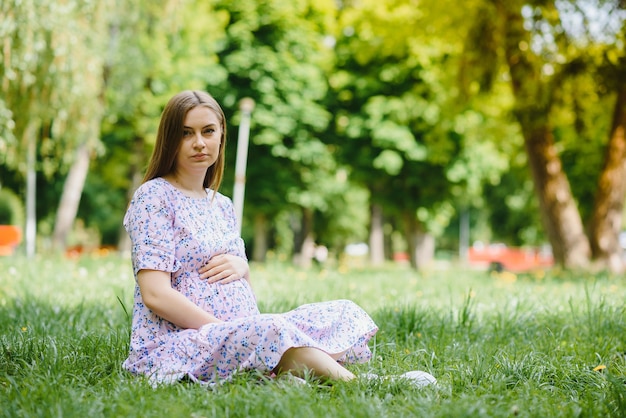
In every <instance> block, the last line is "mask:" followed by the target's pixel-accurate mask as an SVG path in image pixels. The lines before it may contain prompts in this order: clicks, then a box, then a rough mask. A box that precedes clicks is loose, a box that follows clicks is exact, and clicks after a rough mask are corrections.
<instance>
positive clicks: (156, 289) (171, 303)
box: [137, 270, 222, 329]
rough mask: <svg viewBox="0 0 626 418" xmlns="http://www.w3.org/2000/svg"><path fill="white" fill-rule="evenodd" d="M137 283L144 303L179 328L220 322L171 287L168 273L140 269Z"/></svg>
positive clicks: (197, 326) (198, 326)
mask: <svg viewBox="0 0 626 418" xmlns="http://www.w3.org/2000/svg"><path fill="white" fill-rule="evenodd" d="M137 283H138V284H139V289H140V290H141V298H142V299H143V303H144V305H146V306H147V307H148V308H149V309H150V310H151V311H153V312H154V313H155V314H157V315H159V316H160V317H161V318H164V319H166V320H168V321H170V322H172V323H173V324H175V325H177V326H179V327H181V328H196V329H197V328H200V327H201V326H202V325H206V324H209V323H217V322H222V321H221V320H219V319H217V318H216V317H215V316H213V315H211V314H210V313H208V312H206V311H204V310H203V309H202V308H200V307H199V306H197V305H196V304H194V303H193V302H192V301H190V300H189V299H187V298H186V297H185V296H184V295H183V294H182V293H180V292H179V291H177V290H176V289H174V288H172V284H171V279H170V274H169V273H166V272H164V271H159V270H140V271H139V272H138V273H137Z"/></svg>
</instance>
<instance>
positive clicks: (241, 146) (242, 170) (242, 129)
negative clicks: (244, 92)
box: [233, 97, 254, 233]
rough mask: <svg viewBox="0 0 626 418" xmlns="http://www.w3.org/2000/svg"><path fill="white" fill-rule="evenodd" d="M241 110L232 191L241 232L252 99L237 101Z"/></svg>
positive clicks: (252, 106)
mask: <svg viewBox="0 0 626 418" xmlns="http://www.w3.org/2000/svg"><path fill="white" fill-rule="evenodd" d="M239 110H241V123H240V124H239V134H238V136H237V160H236V162H235V189H234V191H233V204H234V205H235V215H236V216H237V226H238V227H239V233H241V226H242V224H243V196H244V194H245V189H246V163H247V160H248V139H249V137H250V116H251V115H252V111H253V110H254V100H252V99H251V98H250V97H244V98H243V99H241V101H240V102H239Z"/></svg>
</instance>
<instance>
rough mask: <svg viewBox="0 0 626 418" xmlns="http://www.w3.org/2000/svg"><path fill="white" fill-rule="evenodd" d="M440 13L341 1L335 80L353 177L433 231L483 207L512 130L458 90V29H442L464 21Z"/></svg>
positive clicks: (409, 5)
mask: <svg viewBox="0 0 626 418" xmlns="http://www.w3.org/2000/svg"><path fill="white" fill-rule="evenodd" d="M440 7H441V6H440V5H438V4H437V3H436V2H404V1H392V0H389V1H383V2H381V1H364V2H343V8H342V10H341V14H340V25H341V28H340V30H341V33H340V34H339V36H338V39H337V46H336V54H337V68H336V69H335V70H334V71H333V74H332V75H331V77H330V82H331V85H332V87H333V90H334V96H335V98H336V103H334V107H335V108H336V109H337V111H336V112H335V127H336V133H337V138H336V140H335V141H336V142H335V143H336V146H337V149H338V155H339V156H340V157H341V159H342V161H343V162H344V163H345V164H347V165H349V166H350V167H351V170H352V173H351V174H352V176H353V177H354V178H355V179H356V180H357V181H359V182H360V183H361V184H363V185H366V187H368V189H369V190H370V192H371V200H372V202H373V203H377V204H381V205H383V206H384V207H385V211H386V212H387V213H388V214H391V215H395V217H397V216H398V215H401V216H402V218H404V219H405V223H408V224H409V225H414V226H416V227H417V228H418V229H420V230H422V231H429V232H431V233H435V234H440V233H441V232H442V231H443V229H444V228H445V227H446V226H447V225H448V223H449V222H450V219H451V218H452V217H453V216H454V215H455V211H456V207H459V206H466V205H469V204H474V205H480V204H481V201H480V196H481V194H482V188H483V185H484V184H485V183H495V182H498V181H499V177H500V175H501V173H502V172H503V171H504V170H506V169H507V168H508V164H507V159H506V157H505V153H504V150H505V149H506V146H505V147H501V146H500V145H499V142H498V141H495V140H494V138H496V137H498V136H500V135H503V134H504V135H510V134H511V132H510V131H511V130H510V128H508V125H507V123H506V121H503V119H504V118H503V116H502V114H501V113H500V112H501V111H500V110H499V109H494V108H495V106H493V104H492V105H491V107H489V103H486V102H485V100H483V103H479V99H478V98H476V99H474V102H472V103H470V102H469V100H467V99H466V98H465V97H463V96H462V95H461V94H460V89H459V88H458V86H457V83H458V77H460V75H459V74H460V73H459V67H460V64H459V60H460V57H459V55H460V50H461V47H462V40H461V39H459V37H458V31H459V30H460V29H459V28H458V27H455V29H454V30H450V29H448V30H447V31H443V32H441V33H438V34H437V35H434V33H435V32H436V31H442V30H443V29H442V28H443V27H445V25H444V23H443V22H444V21H445V22H447V23H450V22H451V21H455V19H456V20H458V22H463V20H462V16H461V15H460V14H457V15H454V13H447V12H446V13H442V14H438V13H439V12H442V10H441V9H440ZM451 10H454V8H452V9H451ZM444 16H445V17H444ZM503 95H504V99H500V98H499V97H496V98H495V100H500V101H506V97H508V96H507V92H506V91H505V92H504V93H503ZM479 104H480V105H479ZM396 227H398V228H402V224H401V223H400V224H398V223H396ZM411 230H412V227H409V233H413V231H411ZM407 238H408V239H410V237H407Z"/></svg>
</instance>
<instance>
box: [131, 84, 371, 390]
mask: <svg viewBox="0 0 626 418" xmlns="http://www.w3.org/2000/svg"><path fill="white" fill-rule="evenodd" d="M225 141H226V119H225V116H224V113H223V111H222V109H221V107H220V105H219V104H218V103H217V101H216V100H215V99H214V98H213V97H211V96H210V95H209V94H207V93H205V92H200V91H184V92H181V93H179V94H177V95H176V96H174V97H173V98H172V99H170V101H169V102H168V104H167V105H166V107H165V109H164V111H163V114H162V117H161V121H160V125H159V130H158V134H157V140H156V145H155V148H154V152H153V154H152V157H151V160H150V163H149V166H148V169H147V172H146V175H145V177H144V182H143V184H142V185H141V186H140V187H139V188H138V189H137V191H136V192H135V195H134V197H133V199H132V201H131V204H130V205H129V208H128V211H127V213H126V216H125V218H124V226H125V228H126V230H127V231H128V233H129V235H130V238H131V241H132V261H133V270H134V274H135V279H136V287H135V303H134V309H133V324H132V332H131V343H130V354H129V356H128V358H127V359H126V361H125V362H124V367H125V368H126V369H127V370H129V371H130V372H132V373H134V374H142V375H146V376H148V377H149V378H150V380H151V381H152V382H153V383H160V382H168V383H169V382H176V381H179V380H181V379H184V378H189V379H191V380H192V381H198V382H205V383H215V382H217V381H219V380H225V379H229V378H230V377H232V375H233V374H234V373H236V372H237V371H240V370H258V371H260V372H262V373H265V374H268V375H271V374H276V375H280V374H282V373H290V374H292V375H295V376H296V377H297V376H303V375H304V374H305V373H312V374H313V375H315V376H317V377H319V378H322V379H329V380H351V379H354V378H355V376H354V374H352V373H351V372H350V371H349V370H347V369H346V368H345V367H344V366H343V364H345V363H351V362H365V361H367V360H369V358H370V357H371V352H370V350H369V348H368V346H367V343H368V341H369V340H370V338H371V337H372V336H373V335H374V334H375V333H376V331H377V327H376V325H375V324H374V322H373V321H372V319H371V318H370V317H369V316H368V315H367V314H366V313H365V312H364V311H363V310H362V309H361V308H360V307H358V306H357V305H355V304H354V303H352V302H350V301H347V300H337V301H331V302H323V303H315V304H309V305H304V306H301V307H299V308H297V309H295V310H293V311H290V312H287V313H283V314H261V313H260V312H259V310H258V307H257V305H256V299H255V296H254V294H253V292H252V288H251V287H250V283H249V269H248V263H247V260H246V257H245V251H244V244H243V240H242V239H241V237H240V236H239V233H238V228H237V222H236V219H235V215H234V210H233V206H232V203H231V201H230V200H229V199H228V198H226V197H225V196H224V195H222V194H220V193H218V192H217V190H218V188H219V186H220V182H221V180H222V174H223V170H224V147H225Z"/></svg>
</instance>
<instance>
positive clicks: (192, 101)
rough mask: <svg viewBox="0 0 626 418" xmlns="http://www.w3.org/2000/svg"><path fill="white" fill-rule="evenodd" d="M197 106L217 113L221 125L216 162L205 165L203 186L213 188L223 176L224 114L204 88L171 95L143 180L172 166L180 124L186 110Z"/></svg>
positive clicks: (171, 169)
mask: <svg viewBox="0 0 626 418" xmlns="http://www.w3.org/2000/svg"><path fill="white" fill-rule="evenodd" d="M197 106H204V107H207V108H209V109H211V110H212V111H213V112H215V114H216V115H217V118H218V119H219V122H220V125H221V128H222V137H221V141H220V150H219V155H218V157H217V161H215V163H214V164H213V165H212V166H211V167H209V168H208V169H207V171H206V175H205V176H204V183H203V185H204V187H205V188H207V187H210V188H211V189H213V190H215V191H217V189H219V187H220V184H221V183H222V177H223V175H224V147H225V146H226V116H224V111H223V110H222V108H221V106H220V105H219V103H218V102H217V100H215V99H214V98H213V96H211V95H210V94H209V93H207V92H204V91H196V90H186V91H182V92H180V93H178V94H177V95H175V96H174V97H172V98H171V99H170V100H169V102H167V105H165V109H163V113H162V114H161V122H160V123H159V131H158V133H157V138H156V144H155V145H154V151H152V157H150V162H149V163H148V169H147V170H146V175H145V176H144V177H143V183H145V182H146V181H148V180H152V179H154V178H156V177H163V176H165V175H167V174H170V173H172V172H173V171H174V170H175V169H176V156H177V154H178V148H179V145H180V142H181V140H182V138H183V126H184V122H185V117H186V116H187V112H189V111H190V110H191V109H193V108H194V107H197Z"/></svg>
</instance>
